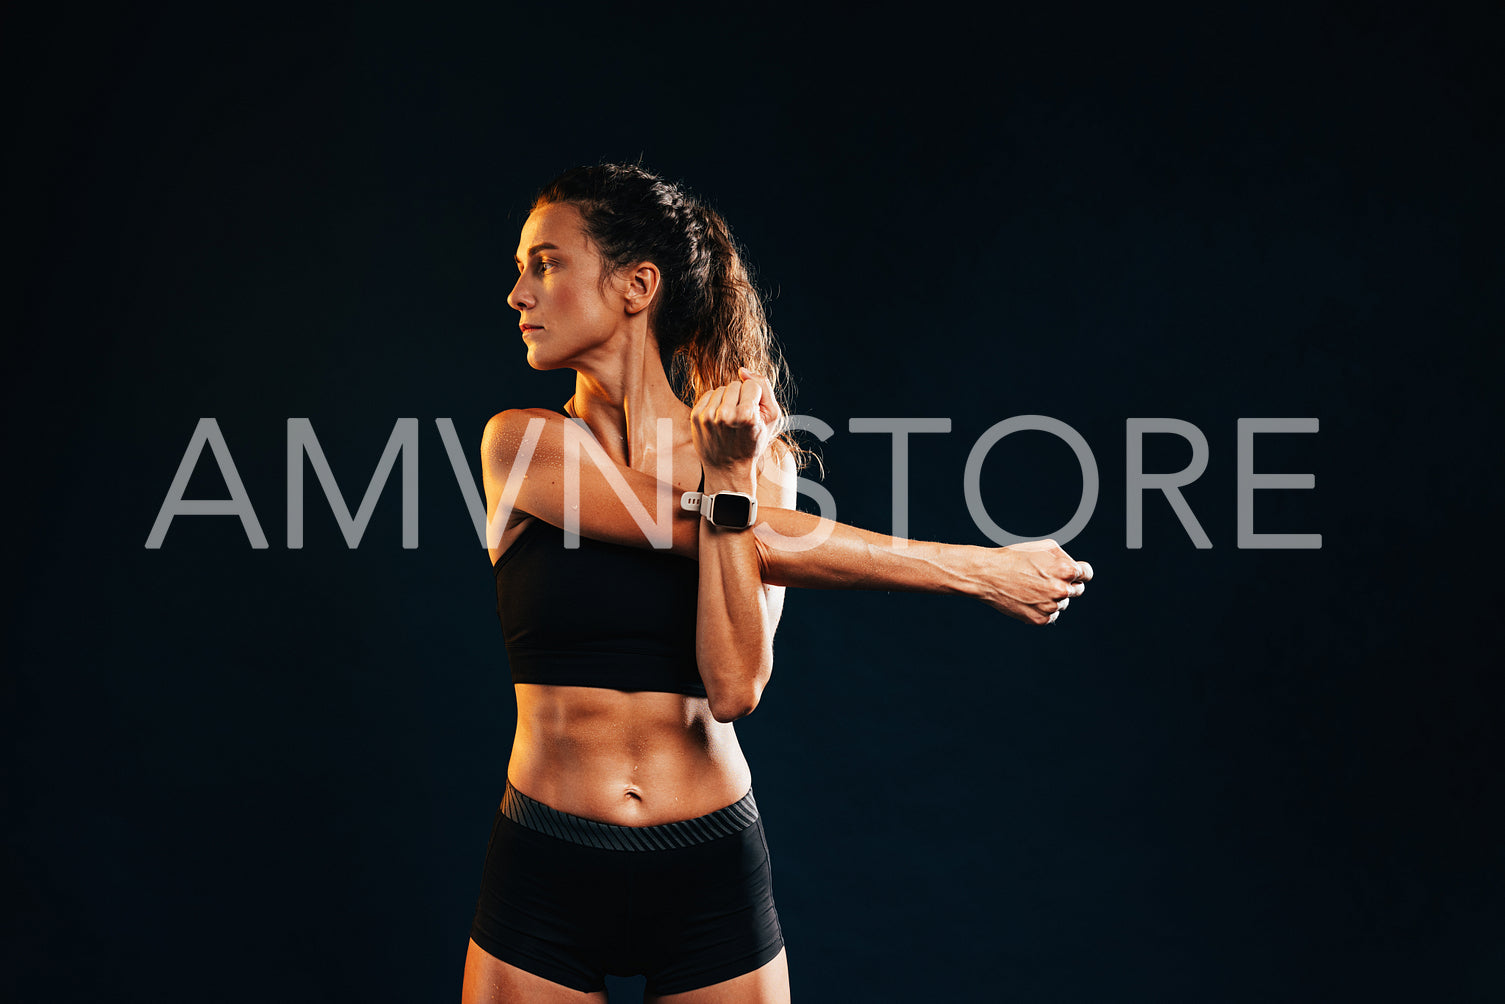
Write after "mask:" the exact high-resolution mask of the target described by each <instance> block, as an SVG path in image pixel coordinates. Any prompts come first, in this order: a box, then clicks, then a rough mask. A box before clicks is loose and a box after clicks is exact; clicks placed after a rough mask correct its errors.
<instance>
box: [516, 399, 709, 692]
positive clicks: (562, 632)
mask: <svg viewBox="0 0 1505 1004" xmlns="http://www.w3.org/2000/svg"><path fill="white" fill-rule="evenodd" d="M561 410H563V409H561ZM564 413H565V414H566V415H568V414H569V413H568V412H564ZM700 484H701V487H702V488H703V487H704V486H705V475H704V474H703V473H702V475H701V480H700ZM493 568H494V571H495V574H496V613H497V617H498V618H499V619H500V620H501V622H502V637H503V640H504V642H505V643H506V646H507V662H508V663H509V664H510V665H511V668H512V682H513V683H549V684H562V685H569V686H576V687H605V688H608V689H611V690H652V691H661V692H664V693H670V694H689V695H691V696H694V697H704V696H705V695H706V694H705V684H703V683H702V682H701V679H700V670H699V668H698V667H697V665H696V662H695V604H696V594H697V591H698V589H699V584H700V565H699V563H698V562H696V561H695V560H694V559H691V558H685V557H681V556H679V555H676V554H672V553H670V552H668V551H658V550H654V549H653V548H643V547H628V546H626V545H624V544H610V543H606V542H605V541H599V540H592V539H590V538H589V537H586V536H584V535H581V536H580V546H579V547H578V548H567V547H565V546H564V531H563V530H561V529H560V528H559V527H557V526H554V525H553V524H552V523H546V522H544V521H543V520H541V519H539V518H538V517H536V516H535V517H533V518H532V520H530V521H529V523H528V525H527V526H526V527H524V528H523V530H522V532H521V533H519V534H518V536H517V537H516V538H515V539H514V540H513V541H512V544H511V546H509V547H508V548H507V550H506V551H504V552H503V553H502V556H501V557H500V558H499V559H497V561H496V564H495V565H494V566H493ZM583 596H590V597H592V599H591V600H590V601H589V602H586V601H584V600H583V599H582V597H583Z"/></svg>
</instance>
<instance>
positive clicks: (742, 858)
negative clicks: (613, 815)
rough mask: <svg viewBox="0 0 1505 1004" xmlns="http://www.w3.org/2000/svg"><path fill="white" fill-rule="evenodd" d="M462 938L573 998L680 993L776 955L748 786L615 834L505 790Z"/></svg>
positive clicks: (764, 855)
mask: <svg viewBox="0 0 1505 1004" xmlns="http://www.w3.org/2000/svg"><path fill="white" fill-rule="evenodd" d="M470 937H471V940H472V941H474V942H475V943H476V944H477V945H479V946H480V947H481V948H482V949H483V950H484V951H486V952H487V953H488V954H489V955H492V956H495V957H496V958H498V959H501V960H502V961H503V962H506V963H509V964H510V965H514V966H516V967H517V968H519V969H524V970H527V971H528V972H530V973H533V974H534V975H536V976H542V977H543V978H544V979H547V980H552V981H553V982H555V983H560V984H563V985H564V986H567V987H571V988H573V989H575V990H580V991H585V992H591V991H596V990H601V989H604V988H605V986H606V979H605V977H606V975H607V974H610V975H612V976H634V975H638V974H642V975H644V976H646V977H647V986H646V987H645V992H646V993H648V994H653V995H662V994H674V993H682V992H684V991H686V990H696V989H699V988H700V987H707V986H711V985H712V984H715V983H720V982H722V981H723V980H729V979H732V978H733V977H736V976H741V975H742V974H744V973H750V972H752V971H753V970H755V969H758V968H760V967H762V966H763V965H764V964H766V963H767V962H769V961H770V960H771V959H773V958H774V957H775V956H776V955H778V954H779V950H780V949H781V948H783V946H784V936H783V933H782V932H781V931H780V929H779V915H778V911H776V910H775V909H774V905H773V878H772V874H771V873H770V871H769V865H768V842H767V841H766V840H765V839H764V836H763V821H762V819H761V818H759V816H758V806H757V803H756V802H754V801H753V795H752V792H751V791H749V792H748V793H747V794H746V795H744V796H743V797H742V799H741V800H740V801H738V802H736V803H735V804H733V805H729V806H727V807H726V808H724V809H718V810H716V811H715V812H713V813H710V814H708V815H705V816H700V817H697V818H695V819H688V820H684V821H683V822H676V823H665V824H663V825H660V826H617V825H614V824H611V823H602V822H598V821H596V820H592V819H585V818H583V817H581V816H573V815H570V814H569V813H566V812H560V811H559V810H557V809H553V808H550V807H549V806H547V805H544V804H543V803H542V802H538V801H535V800H534V799H531V798H528V796H526V795H524V794H522V793H521V792H519V791H517V789H515V788H513V787H512V785H511V783H510V782H509V783H508V785H507V792H506V794H505V795H504V796H503V799H502V805H501V808H500V809H498V810H497V814H496V821H495V822H494V823H493V824H492V829H491V842H490V843H489V844H488V845H487V848H486V864H485V868H484V871H483V873H482V878H481V894H480V898H479V900H478V901H477V903H476V913H475V920H474V922H473V923H472V924H471V929H470Z"/></svg>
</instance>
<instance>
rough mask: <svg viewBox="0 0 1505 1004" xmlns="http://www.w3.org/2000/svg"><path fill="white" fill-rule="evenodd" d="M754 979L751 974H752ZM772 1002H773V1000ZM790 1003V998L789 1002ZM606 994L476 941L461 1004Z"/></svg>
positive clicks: (553, 1002)
mask: <svg viewBox="0 0 1505 1004" xmlns="http://www.w3.org/2000/svg"><path fill="white" fill-rule="evenodd" d="M749 975H751V974H749ZM770 999H772V998H770ZM785 999H786V1000H787V999H788V998H787V997H786V998H785ZM605 1000H606V991H604V990H599V991H596V992H595V993H583V992H581V991H579V990H571V989H570V988H569V987H566V986H561V985H559V984H558V983H554V982H552V981H550V980H546V979H544V978H543V977H542V976H535V975H533V974H532V973H530V972H528V971H527V970H524V969H519V968H517V967H516V966H509V965H508V964H507V963H505V962H503V961H502V960H501V959H498V958H496V957H495V956H492V955H488V954H487V953H486V952H484V951H482V949H481V946H479V945H477V944H476V943H475V942H474V941H472V942H471V943H470V948H469V950H468V951H467V952H466V953H465V983H464V985H463V986H462V987H461V989H460V1004H532V1002H534V1001H536V1002H538V1004H582V1002H585V1001H591V1002H602V1004H604V1002H605Z"/></svg>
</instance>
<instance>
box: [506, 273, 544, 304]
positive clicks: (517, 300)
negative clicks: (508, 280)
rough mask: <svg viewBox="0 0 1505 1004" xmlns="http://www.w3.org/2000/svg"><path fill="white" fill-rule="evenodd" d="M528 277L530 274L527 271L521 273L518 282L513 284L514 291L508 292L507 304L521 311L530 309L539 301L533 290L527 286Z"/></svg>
mask: <svg viewBox="0 0 1505 1004" xmlns="http://www.w3.org/2000/svg"><path fill="white" fill-rule="evenodd" d="M527 278H528V274H527V273H526V272H521V273H519V274H518V276H517V282H515V283H513V285H512V292H511V293H509V294H507V306H509V307H511V308H512V309H513V310H516V311H518V312H519V313H521V312H522V311H524V310H528V309H529V308H531V307H532V306H533V305H534V304H535V303H536V302H537V301H536V300H535V299H534V297H533V294H532V292H531V291H529V290H528V289H527V288H526V286H527V283H526V281H525V280H526V279H527Z"/></svg>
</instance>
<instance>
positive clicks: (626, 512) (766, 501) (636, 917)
mask: <svg viewBox="0 0 1505 1004" xmlns="http://www.w3.org/2000/svg"><path fill="white" fill-rule="evenodd" d="M516 259H517V265H518V269H519V277H518V280H517V284H516V286H515V287H514V288H513V290H512V293H511V296H510V297H509V299H508V302H509V304H510V305H511V306H512V307H513V308H514V309H516V310H517V311H518V312H519V314H520V322H521V323H520V325H519V327H520V330H521V333H522V339H523V342H524V344H525V345H526V346H527V349H528V362H529V365H531V366H532V367H534V368H535V369H541V370H544V369H558V368H561V367H568V368H570V369H573V370H575V372H576V383H575V394H574V397H572V398H571V399H570V401H569V402H567V404H566V405H565V407H564V408H563V409H560V410H559V411H552V410H547V409H518V410H513V411H505V412H502V413H500V414H498V415H496V416H494V417H493V418H492V420H491V421H490V422H489V423H488V424H487V428H486V432H485V436H484V438H483V443H482V454H483V470H484V478H485V485H486V494H487V506H488V517H489V518H490V519H491V520H492V527H493V529H492V533H491V540H490V543H491V556H492V560H493V562H494V567H495V570H496V576H497V595H498V601H497V602H498V607H497V609H498V613H499V615H500V617H501V619H502V624H503V629H504V634H505V637H506V641H507V652H508V659H509V663H510V664H511V669H512V675H513V680H514V683H515V684H516V690H517V710H518V726H517V734H516V738H515V740H514V743H513V749H512V759H511V761H510V763H509V765H508V769H507V780H508V783H507V788H506V791H505V794H504V797H503V801H502V805H501V808H500V809H499V811H498V813H497V817H496V822H495V825H494V827H493V831H492V838H491V842H490V845H489V846H488V849H487V858H486V865H485V869H484V874H483V881H482V889H481V895H480V898H479V902H478V904H477V910H476V917H475V922H474V925H473V927H472V931H471V943H470V946H469V951H468V955H467V958H466V966H465V985H464V991H463V998H464V1000H465V1001H467V1002H482V1001H512V1000H517V1001H543V1002H552V1001H581V1000H604V999H605V995H604V991H603V987H604V975H605V974H607V973H614V974H628V973H636V972H642V973H645V974H646V976H647V987H646V992H647V995H648V999H650V1000H663V1001H673V1002H678V1004H698V1002H702V1001H713V1000H714V1001H747V1002H755V1001H757V1002H761V1001H783V1000H787V999H788V997H789V980H788V970H787V965H786V960H785V953H784V948H783V938H782V935H781V933H780V930H779V925H778V916H777V912H776V911H775V909H774V904H773V897H772V885H771V877H770V872H769V867H768V852H767V846H766V843H765V842H764V839H763V830H762V823H761V820H760V818H759V816H758V812H757V805H756V802H755V801H754V800H753V797H752V791H751V773H750V771H749V769H748V766H747V762H746V760H745V759H744V758H743V756H742V752H741V749H740V748H739V746H738V744H737V738H736V733H735V731H734V728H733V726H732V724H731V723H732V722H733V721H734V720H736V719H737V718H740V717H742V716H744V715H746V714H748V713H750V712H751V711H752V710H753V709H754V708H755V707H756V706H757V704H758V701H759V699H760V697H761V694H762V691H763V688H764V686H765V685H766V684H767V682H768V679H769V676H770V674H771V672H772V668H773V635H774V630H775V628H776V626H777V623H778V619H779V614H780V612H781V610H782V606H783V589H784V587H785V586H788V585H796V586H807V587H822V588H872V589H909V590H923V591H930V592H954V593H959V594H966V595H973V596H976V597H978V598H980V599H982V600H984V601H985V602H987V603H989V604H990V605H992V606H994V607H995V608H997V609H999V610H1002V611H1004V612H1006V613H1009V614H1011V615H1013V616H1015V617H1019V618H1021V619H1025V620H1029V621H1032V622H1035V623H1048V622H1049V621H1052V620H1054V619H1055V617H1056V616H1057V615H1058V613H1059V611H1060V610H1062V609H1064V608H1065V607H1066V605H1067V601H1068V600H1067V598H1068V597H1070V596H1076V595H1080V594H1081V592H1082V590H1083V589H1084V588H1085V582H1086V580H1087V579H1089V578H1090V577H1091V570H1090V567H1088V566H1087V565H1085V564H1078V563H1076V562H1073V561H1072V560H1071V559H1070V558H1068V557H1067V556H1066V555H1065V553H1064V552H1062V551H1061V550H1060V549H1059V548H1057V547H1055V546H1054V545H1053V543H1051V542H1041V543H1039V544H1036V545H1024V546H1020V547H1016V548H986V547H971V546H952V545H941V544H929V543H920V542H913V541H909V542H896V541H894V540H893V539H892V538H889V537H886V536H883V535H880V534H874V533H869V532H867V531H863V530H858V529H856V528H853V527H848V526H844V525H842V524H837V523H834V522H832V521H830V520H824V519H821V518H819V517H816V516H813V515H810V514H805V513H801V512H799V511H797V510H796V509H794V508H793V506H794V503H795V495H794V484H795V472H796V469H797V466H798V462H799V460H800V457H801V451H800V450H799V447H798V446H797V445H796V444H794V443H793V442H792V440H790V439H788V438H787V437H785V436H783V435H775V432H776V428H775V427H776V425H777V423H778V422H779V420H780V418H781V417H782V415H783V411H782V409H781V407H780V405H779V401H778V398H779V395H780V392H781V387H780V382H781V378H782V376H783V364H782V360H781V358H780V356H779V354H778V351H777V349H776V348H775V346H774V344H773V341H772V338H771V335H770V333H769V331H768V328H767V325H766V323H765V322H764V316H763V309H762V304H761V301H760V300H759V298H758V295H757V293H756V291H755V290H754V288H753V286H752V284H751V282H750V281H749V279H748V275H747V272H746V269H745V268H744V266H743V264H742V262H741V259H740V257H739V255H738V253H737V249H736V246H735V244H734V243H733V241H732V239H731V236H730V233H729V232H728V230H727V228H726V225H725V223H724V222H723V221H722V220H721V218H720V217H719V216H718V215H717V214H715V213H714V212H712V211H711V210H710V209H708V208H707V207H705V206H703V205H701V204H700V203H698V202H697V201H695V200H694V199H693V198H691V197H690V196H688V195H687V194H686V193H684V192H682V191H681V190H680V189H679V188H678V187H676V186H674V185H672V184H669V183H667V182H665V181H663V180H661V179H659V178H657V177H655V176H653V175H651V174H649V173H648V172H646V171H644V170H642V169H641V168H638V167H632V166H617V165H603V166H598V167H591V168H576V169H574V170H571V171H568V172H566V173H565V174H564V175H562V176H561V177H560V178H558V179H556V180H555V181H554V182H552V183H551V184H550V185H548V186H547V187H546V188H544V190H543V191H542V192H541V193H540V194H539V196H538V198H537V199H536V200H535V202H534V206H533V209H532V212H531V213H530V215H529V216H528V219H527V221H526V223H525V224H524V225H523V229H522V234H521V236H520V239H519V243H518V250H517V254H516ZM671 374H674V375H675V376H676V377H681V378H682V382H683V384H684V385H685V387H684V393H683V395H682V394H681V393H680V392H679V391H678V390H676V388H675V386H674V384H673V383H672V382H671V376H670V375H671ZM687 400H688V401H693V402H694V404H693V407H692V406H691V405H690V404H687V403H686V402H687ZM690 486H696V487H695V490H693V491H692V490H691V489H690ZM753 502H756V506H755V507H754V506H753V505H752V504H751V503H753ZM655 516H656V517H657V522H656V523H655V522H653V520H654V517H655ZM561 528H566V529H573V530H577V531H578V534H579V538H578V540H577V541H572V540H571V539H570V535H568V534H567V533H565V532H564V530H562V529H561ZM655 542H656V543H657V544H658V547H654V546H653V545H654V543H655ZM572 543H575V544H578V546H571V545H572ZM664 545H667V547H664ZM687 559H693V560H687Z"/></svg>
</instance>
